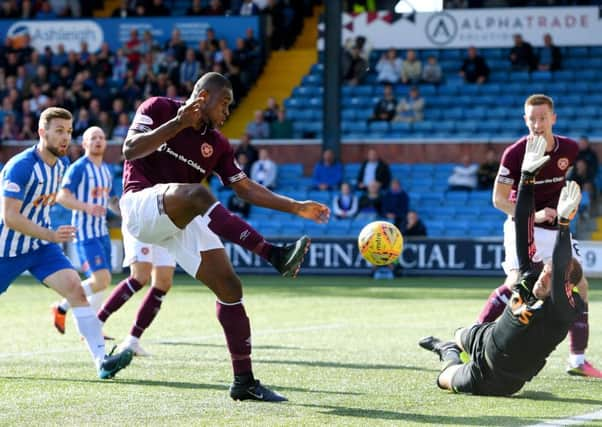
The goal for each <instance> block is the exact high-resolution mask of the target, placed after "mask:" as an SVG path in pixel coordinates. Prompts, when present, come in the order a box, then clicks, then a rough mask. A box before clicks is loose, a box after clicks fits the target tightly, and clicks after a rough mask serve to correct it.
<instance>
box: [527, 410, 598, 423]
mask: <svg viewBox="0 0 602 427" xmlns="http://www.w3.org/2000/svg"><path fill="white" fill-rule="evenodd" d="M598 420H602V410H600V411H596V412H590V413H589V414H583V415H574V416H572V417H567V418H559V419H556V420H547V421H543V422H541V423H539V424H531V425H529V426H527V427H553V426H573V425H578V424H583V422H588V421H598Z"/></svg>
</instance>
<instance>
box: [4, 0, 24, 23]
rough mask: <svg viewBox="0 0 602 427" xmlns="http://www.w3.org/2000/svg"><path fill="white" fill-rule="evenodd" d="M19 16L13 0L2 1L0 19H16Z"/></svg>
mask: <svg viewBox="0 0 602 427" xmlns="http://www.w3.org/2000/svg"><path fill="white" fill-rule="evenodd" d="M18 17H19V9H18V8H17V4H16V3H15V2H14V1H6V0H5V1H3V2H2V4H1V8H0V19H16V18H18Z"/></svg>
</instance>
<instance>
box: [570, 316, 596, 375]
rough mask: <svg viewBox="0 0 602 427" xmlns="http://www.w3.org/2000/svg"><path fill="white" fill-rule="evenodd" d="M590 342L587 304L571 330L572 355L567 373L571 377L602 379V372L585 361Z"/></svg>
mask: <svg viewBox="0 0 602 427" xmlns="http://www.w3.org/2000/svg"><path fill="white" fill-rule="evenodd" d="M588 340H589V319H588V305H587V304H586V305H585V307H584V309H583V312H581V313H579V315H578V316H577V319H575V322H574V323H573V324H572V325H571V329H570V330H569V349H570V354H569V366H568V368H567V370H566V372H567V374H569V375H575V376H581V377H592V378H602V372H600V371H599V370H598V369H596V368H595V367H594V366H593V365H592V364H591V363H590V362H588V361H587V360H586V359H585V349H586V348H587V343H588Z"/></svg>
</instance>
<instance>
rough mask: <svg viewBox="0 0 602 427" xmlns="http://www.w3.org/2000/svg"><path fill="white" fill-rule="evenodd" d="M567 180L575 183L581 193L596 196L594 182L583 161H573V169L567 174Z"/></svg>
mask: <svg viewBox="0 0 602 427" xmlns="http://www.w3.org/2000/svg"><path fill="white" fill-rule="evenodd" d="M568 179H569V180H572V181H575V182H577V184H579V187H581V191H582V192H587V193H589V195H590V196H594V195H595V194H596V191H595V183H594V180H592V179H591V174H590V172H589V168H588V166H587V162H586V161H585V160H584V159H577V160H576V161H575V167H574V168H573V169H572V170H571V172H570V173H569V177H568Z"/></svg>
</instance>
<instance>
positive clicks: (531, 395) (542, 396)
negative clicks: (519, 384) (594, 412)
mask: <svg viewBox="0 0 602 427" xmlns="http://www.w3.org/2000/svg"><path fill="white" fill-rule="evenodd" d="M514 399H529V400H546V401H555V402H562V403H574V404H580V405H598V406H600V405H602V400H594V399H584V398H579V397H566V396H556V395H555V394H553V393H550V392H547V391H525V392H523V393H521V394H519V395H517V396H514Z"/></svg>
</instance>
